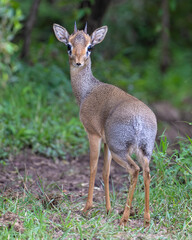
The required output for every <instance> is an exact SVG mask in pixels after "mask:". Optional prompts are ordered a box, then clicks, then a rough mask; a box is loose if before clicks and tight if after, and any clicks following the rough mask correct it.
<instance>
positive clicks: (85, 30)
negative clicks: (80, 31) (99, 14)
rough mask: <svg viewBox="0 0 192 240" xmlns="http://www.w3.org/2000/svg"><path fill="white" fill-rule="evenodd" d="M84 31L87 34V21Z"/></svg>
mask: <svg viewBox="0 0 192 240" xmlns="http://www.w3.org/2000/svg"><path fill="white" fill-rule="evenodd" d="M84 33H86V34H87V22H86V23H85V28H84Z"/></svg>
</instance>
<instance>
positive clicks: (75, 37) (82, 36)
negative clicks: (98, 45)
mask: <svg viewBox="0 0 192 240" xmlns="http://www.w3.org/2000/svg"><path fill="white" fill-rule="evenodd" d="M90 41H91V37H90V36H89V35H88V34H86V33H85V32H84V31H83V30H81V31H79V30H78V31H77V32H76V33H74V34H72V35H71V36H70V37H69V42H71V43H72V44H73V45H76V44H78V43H80V44H84V45H85V46H86V45H87V44H88V43H89V42H90Z"/></svg>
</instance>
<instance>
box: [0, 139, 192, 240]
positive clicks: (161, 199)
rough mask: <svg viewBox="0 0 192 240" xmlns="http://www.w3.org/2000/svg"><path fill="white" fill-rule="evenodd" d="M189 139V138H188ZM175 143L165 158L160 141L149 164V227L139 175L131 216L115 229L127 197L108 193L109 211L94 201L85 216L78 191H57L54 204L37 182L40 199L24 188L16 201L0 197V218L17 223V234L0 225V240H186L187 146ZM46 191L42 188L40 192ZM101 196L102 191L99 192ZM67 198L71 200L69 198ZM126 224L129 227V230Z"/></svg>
mask: <svg viewBox="0 0 192 240" xmlns="http://www.w3.org/2000/svg"><path fill="white" fill-rule="evenodd" d="M189 140H190V141H191V139H189ZM190 141H186V140H185V141H184V140H183V141H181V142H180V151H175V152H174V153H173V154H172V156H169V155H168V154H167V141H166V138H162V140H161V144H160V146H159V147H158V148H157V149H156V151H155V152H154V154H153V161H152V163H151V188H150V189H151V190H150V209H151V226H150V228H149V229H144V228H143V226H142V224H141V222H143V213H144V191H143V188H144V185H143V179H142V174H140V176H139V181H138V184H137V187H136V191H135V194H134V200H133V208H134V209H136V210H137V211H136V214H135V215H134V216H133V217H131V221H132V223H128V224H127V226H126V227H124V228H121V227H119V225H118V223H119V219H120V217H121V215H120V214H119V212H118V211H117V209H118V210H119V209H122V210H123V207H124V204H125V199H126V197H127V193H126V192H127V190H126V189H127V184H126V186H125V191H124V190H122V191H120V192H117V191H115V190H114V189H113V191H112V192H111V193H110V195H111V203H112V212H111V213H110V214H109V215H107V214H106V213H105V203H104V201H103V200H101V201H99V202H98V201H97V202H95V203H94V208H93V209H92V210H90V212H89V214H88V216H86V217H85V216H83V215H82V214H81V209H82V208H83V206H84V204H85V201H86V199H85V197H80V196H78V193H77V192H76V193H73V192H69V193H67V194H66V193H64V192H62V191H60V195H59V196H60V197H59V200H57V201H56V203H55V202H54V197H48V193H45V192H44V190H43V189H42V187H41V184H39V188H40V189H41V195H40V196H38V197H37V196H36V195H34V194H32V193H30V189H28V190H27V191H25V192H23V194H22V195H20V196H17V197H14V198H13V197H10V196H8V197H6V196H3V195H2V196H1V197H0V213H1V215H3V214H5V213H7V212H8V211H9V212H13V213H15V214H17V215H18V217H19V218H20V219H21V220H22V221H23V226H24V228H25V230H24V232H23V233H19V232H17V231H15V230H14V227H13V225H14V224H13V223H12V225H11V226H10V225H9V227H3V228H2V227H1V229H0V233H1V234H0V235H1V236H0V239H14V238H16V239H138V238H139V239H178V240H180V239H191V237H192V217H191V216H192V215H191V213H192V172H191V169H192V161H191V153H192V144H191V142H190ZM74 177H75V176H74ZM46 191H47V190H46ZM103 194H104V193H103ZM70 196H72V199H73V200H72V201H71V200H70ZM130 224H131V227H130Z"/></svg>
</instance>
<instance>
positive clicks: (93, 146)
mask: <svg viewBox="0 0 192 240" xmlns="http://www.w3.org/2000/svg"><path fill="white" fill-rule="evenodd" d="M88 138H89V145H90V179H89V191H88V198H87V202H86V205H85V208H84V209H83V212H84V213H86V212H87V211H88V210H89V209H90V208H91V207H92V205H93V189H94V185H95V176H96V172H97V164H98V158H99V153H100V145H101V138H100V137H98V136H96V135H91V134H89V135H88Z"/></svg>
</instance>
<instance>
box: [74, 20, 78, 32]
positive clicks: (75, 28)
mask: <svg viewBox="0 0 192 240" xmlns="http://www.w3.org/2000/svg"><path fill="white" fill-rule="evenodd" d="M76 32H77V24H76V21H75V25H74V33H76Z"/></svg>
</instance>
